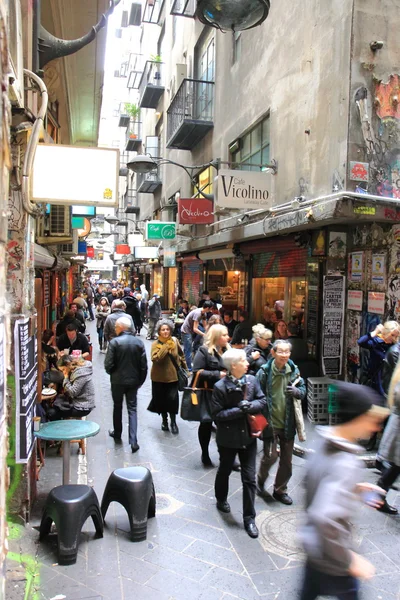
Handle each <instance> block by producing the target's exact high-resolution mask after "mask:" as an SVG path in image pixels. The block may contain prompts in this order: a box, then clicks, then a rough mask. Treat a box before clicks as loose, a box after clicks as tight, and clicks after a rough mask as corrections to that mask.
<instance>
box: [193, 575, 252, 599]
mask: <svg viewBox="0 0 400 600" xmlns="http://www.w3.org/2000/svg"><path fill="white" fill-rule="evenodd" d="M202 583H204V584H206V585H209V586H211V587H215V588H217V589H219V590H222V591H226V590H234V591H235V594H236V595H237V596H238V598H241V599H242V600H259V594H258V592H257V590H256V588H255V586H254V585H253V582H252V580H251V579H250V578H249V577H246V576H243V575H238V574H237V573H232V571H227V570H226V569H221V568H220V567H215V568H214V569H213V570H212V571H211V573H209V574H208V575H207V576H206V577H204V579H203V581H202Z"/></svg>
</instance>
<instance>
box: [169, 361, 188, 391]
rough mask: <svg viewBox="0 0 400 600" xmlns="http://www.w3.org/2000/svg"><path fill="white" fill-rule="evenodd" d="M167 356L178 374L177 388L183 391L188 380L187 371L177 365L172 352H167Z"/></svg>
mask: <svg viewBox="0 0 400 600" xmlns="http://www.w3.org/2000/svg"><path fill="white" fill-rule="evenodd" d="M168 356H169V358H170V360H171V362H172V364H173V365H174V367H175V370H176V374H177V376H178V390H179V391H180V392H183V390H184V389H185V388H186V387H187V384H188V382H189V378H188V373H187V371H185V369H184V368H183V367H181V365H178V363H177V362H176V360H175V358H174V357H173V356H172V354H168Z"/></svg>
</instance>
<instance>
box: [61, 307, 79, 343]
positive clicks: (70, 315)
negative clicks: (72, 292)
mask: <svg viewBox="0 0 400 600" xmlns="http://www.w3.org/2000/svg"><path fill="white" fill-rule="evenodd" d="M70 323H73V324H74V325H76V328H77V330H78V331H79V332H80V333H83V332H84V331H85V329H84V327H82V321H80V320H79V319H77V318H76V314H75V313H74V311H73V310H67V312H66V313H65V315H64V316H63V318H62V319H61V321H59V322H58V324H57V327H56V338H59V337H60V336H61V335H63V334H64V333H65V331H66V329H67V325H70Z"/></svg>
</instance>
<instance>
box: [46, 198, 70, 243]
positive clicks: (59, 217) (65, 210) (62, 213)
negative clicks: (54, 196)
mask: <svg viewBox="0 0 400 600" xmlns="http://www.w3.org/2000/svg"><path fill="white" fill-rule="evenodd" d="M49 231H50V236H51V237H68V236H71V208H70V207H69V206H57V205H55V204H52V205H51V208H50V229H49Z"/></svg>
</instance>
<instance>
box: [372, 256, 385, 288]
mask: <svg viewBox="0 0 400 600" xmlns="http://www.w3.org/2000/svg"><path fill="white" fill-rule="evenodd" d="M385 262H386V255H385V254H373V255H372V269H371V283H372V284H374V285H385Z"/></svg>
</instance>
